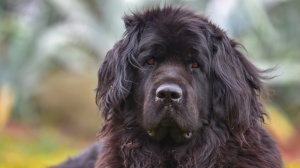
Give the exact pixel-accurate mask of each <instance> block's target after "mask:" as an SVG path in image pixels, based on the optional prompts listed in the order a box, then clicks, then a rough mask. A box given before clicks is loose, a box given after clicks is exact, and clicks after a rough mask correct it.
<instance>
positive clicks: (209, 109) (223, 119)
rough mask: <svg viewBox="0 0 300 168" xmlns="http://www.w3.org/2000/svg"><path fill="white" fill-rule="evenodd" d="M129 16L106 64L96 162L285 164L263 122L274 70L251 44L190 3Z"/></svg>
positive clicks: (109, 165) (252, 167) (244, 167)
mask: <svg viewBox="0 0 300 168" xmlns="http://www.w3.org/2000/svg"><path fill="white" fill-rule="evenodd" d="M124 22H125V27H126V31H125V34H124V36H123V38H122V39H121V40H120V41H118V42H117V43H116V44H115V45H114V47H113V48H112V49H111V50H110V51H109V52H108V53H107V55H106V57H105V59H104V61H103V63H102V65H101V67H100V69H99V72H98V86H97V89H96V102H97V104H98V106H99V109H100V112H101V114H102V117H103V119H104V124H103V127H102V129H101V131H100V138H101V143H100V144H101V149H100V150H97V151H98V152H96V153H97V155H99V156H98V157H97V158H96V159H95V156H93V157H94V161H95V168H104V167H105V168H119V167H120V168H122V167H128V168H129V167H130V168H148V167H149V168H151V167H156V168H169V167H184V168H187V167H199V168H202V167H205V168H258V167H259V168H280V167H282V166H283V165H282V159H281V155H280V152H279V150H278V148H277V145H276V143H275V141H274V140H273V139H272V138H271V136H270V135H269V134H268V133H267V132H266V131H265V129H264V128H263V123H264V116H267V113H266V112H265V110H264V108H263V105H262V103H261V100H260V99H261V98H260V95H261V94H262V93H263V92H264V91H265V87H264V85H263V82H262V80H264V79H267V78H268V77H266V76H265V72H266V71H263V70H260V69H258V68H257V67H256V66H255V65H253V64H252V63H251V62H250V61H249V60H248V59H247V58H246V56H245V54H243V52H242V51H240V48H241V49H243V46H242V45H241V44H239V43H238V42H237V41H235V40H233V39H231V38H229V37H228V36H227V34H226V33H225V32H224V31H223V30H221V29H220V28H219V27H218V26H216V25H215V24H213V23H212V22H210V21H209V20H208V19H207V18H205V17H203V16H201V15H198V14H196V13H195V12H194V11H192V10H189V9H186V8H184V7H172V6H165V7H162V8H159V7H154V8H151V9H148V10H146V11H144V12H136V13H133V14H131V15H125V17H124ZM93 155H94V154H93ZM81 158H82V157H81ZM76 160H77V161H78V160H80V159H74V160H72V159H71V160H70V162H69V165H71V164H72V163H71V162H73V163H75V161H76ZM85 160H86V158H85ZM73 165H74V167H76V166H75V164H73ZM77 166H78V165H77Z"/></svg>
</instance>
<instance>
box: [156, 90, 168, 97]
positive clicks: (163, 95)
mask: <svg viewBox="0 0 300 168" xmlns="http://www.w3.org/2000/svg"><path fill="white" fill-rule="evenodd" d="M156 96H157V97H158V98H160V99H164V98H166V95H165V92H163V91H160V92H158V93H157V94H156Z"/></svg>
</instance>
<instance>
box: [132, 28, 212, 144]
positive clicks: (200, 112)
mask: <svg viewBox="0 0 300 168" xmlns="http://www.w3.org/2000/svg"><path fill="white" fill-rule="evenodd" d="M172 24H174V22H169V23H162V22H158V23H156V24H151V26H149V27H146V28H145V30H144V34H143V35H142V36H141V41H140V43H139V46H138V48H139V50H138V53H137V58H136V60H137V62H138V64H139V67H137V68H134V71H135V75H134V77H133V79H134V80H133V81H134V82H133V87H132V93H133V97H134V105H135V106H137V110H136V111H137V115H138V120H137V121H139V124H140V126H141V127H143V129H144V130H145V131H147V133H148V135H149V136H150V137H151V138H153V139H155V140H158V141H160V140H164V139H168V138H171V139H172V140H174V141H175V142H177V143H180V142H185V141H186V140H188V139H190V138H191V137H192V136H193V133H194V132H195V131H197V130H198V128H199V127H200V126H201V124H202V119H204V118H205V117H207V116H206V115H207V111H208V102H209V100H208V99H209V96H208V95H209V93H208V92H209V84H208V78H207V73H206V72H205V71H206V70H205V66H204V64H205V58H206V57H207V55H205V53H203V52H201V51H199V50H198V48H199V46H198V45H197V43H193V42H194V41H198V42H199V40H201V39H200V38H199V37H197V36H196V32H192V31H193V30H190V29H188V30H182V29H183V27H184V26H185V27H187V26H188V25H182V26H183V27H180V28H178V29H176V28H174V29H170V28H169V27H171V26H172ZM148 30H151V31H148ZM163 30H164V32H162V31H163ZM175 34H176V36H174V35H175ZM189 34H194V35H195V36H191V35H189ZM147 37H151V40H149V39H148V38H147Z"/></svg>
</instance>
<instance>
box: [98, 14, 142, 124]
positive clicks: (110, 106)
mask: <svg viewBox="0 0 300 168" xmlns="http://www.w3.org/2000/svg"><path fill="white" fill-rule="evenodd" d="M134 21H135V20H134V17H129V16H126V17H125V18H124V22H125V26H126V31H125V34H124V36H123V39H121V40H120V41H119V42H117V43H116V44H115V45H114V47H113V48H112V49H111V50H110V51H108V53H107V55H106V57H105V59H104V61H103V63H102V65H101V66H100V69H99V71H98V86H97V88H96V103H97V105H98V107H99V109H100V111H101V112H102V115H103V118H104V119H105V120H108V119H109V118H110V117H111V116H112V115H114V114H115V115H117V116H119V115H120V114H121V113H120V111H121V110H122V104H123V102H124V101H125V99H126V98H127V96H128V95H129V93H130V90H131V86H132V78H133V72H132V71H133V68H132V59H134V58H135V57H136V53H137V45H138V41H139V34H140V33H139V32H140V31H141V30H140V28H139V25H138V23H137V22H136V23H134Z"/></svg>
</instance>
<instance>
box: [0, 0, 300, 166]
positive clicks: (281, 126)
mask: <svg viewBox="0 0 300 168" xmlns="http://www.w3.org/2000/svg"><path fill="white" fill-rule="evenodd" d="M165 3H166V4H175V5H178V4H181V5H185V6H188V7H190V8H191V9H194V10H196V11H199V14H205V15H206V16H208V17H209V18H210V19H211V20H213V22H215V23H216V24H218V25H219V26H220V27H221V28H223V29H224V30H226V31H227V32H228V34H229V35H230V36H231V37H232V38H235V39H237V40H238V41H240V42H241V43H242V44H244V46H245V48H246V49H247V52H248V55H249V58H250V60H252V61H253V62H254V63H255V64H256V65H257V66H258V67H260V68H272V67H276V70H275V71H273V72H272V73H271V74H270V75H272V76H276V78H274V79H272V80H269V81H266V83H267V85H268V87H269V88H270V97H269V98H268V100H266V101H265V104H266V109H267V111H268V112H269V113H270V118H271V119H270V120H268V121H267V125H266V127H267V129H268V130H269V131H270V132H271V134H272V135H273V136H274V137H275V139H276V140H277V142H278V144H279V147H280V150H281V152H282V154H283V158H284V162H285V167H291V168H294V167H295V168H296V167H298V168H299V167H300V77H299V76H300V1H299V0H251V1H249V0H176V1H175V0H174V1H171V0H165V1H159V0H110V1H104V0H85V1H84V0H0V149H1V150H0V168H27V167H28V168H29V167H30V168H35V167H47V166H49V165H53V164H57V163H59V162H61V161H63V160H65V159H66V158H67V157H68V156H72V155H74V154H75V153H77V152H79V151H80V150H82V149H83V148H85V147H87V146H88V145H89V144H90V143H92V142H94V141H96V140H97V131H98V130H99V128H100V126H101V117H100V115H99V114H98V110H97V107H96V105H95V100H94V97H95V93H94V89H95V87H96V85H97V70H98V67H99V65H100V63H101V61H102V59H103V57H104V56H105V54H106V52H107V51H108V50H109V49H110V48H112V46H113V44H114V43H115V42H116V41H117V40H118V39H120V38H121V37H122V34H123V32H124V30H125V29H124V25H123V21H122V19H121V18H122V16H123V15H124V14H125V13H126V14H130V12H131V11H136V10H143V9H145V8H147V7H150V6H153V5H159V6H163V5H164V4H165Z"/></svg>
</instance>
